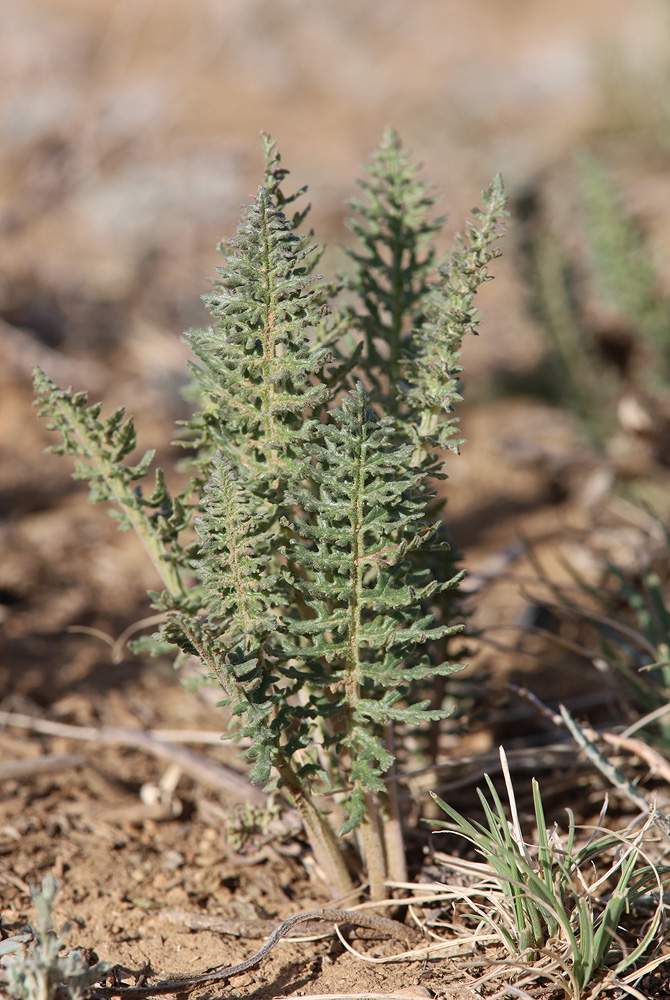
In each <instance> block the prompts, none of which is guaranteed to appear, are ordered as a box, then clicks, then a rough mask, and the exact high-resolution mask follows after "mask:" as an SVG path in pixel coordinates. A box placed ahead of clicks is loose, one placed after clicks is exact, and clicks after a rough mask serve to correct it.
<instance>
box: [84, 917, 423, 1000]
mask: <svg viewBox="0 0 670 1000" xmlns="http://www.w3.org/2000/svg"><path fill="white" fill-rule="evenodd" d="M310 920H327V921H329V922H330V923H334V924H351V925H353V926H354V927H369V928H371V929H372V930H375V931H380V932H381V933H382V934H386V935H387V936H389V937H393V938H396V939H398V940H406V939H407V936H408V933H407V928H405V927H403V925H402V924H399V923H397V921H395V920H387V919H386V918H385V917H379V916H377V914H376V913H360V912H358V911H356V910H310V911H309V912H307V913H296V914H295V915H294V916H292V917H289V918H288V920H284V921H283V923H281V924H279V926H278V927H277V928H276V930H275V931H273V933H272V934H271V935H270V937H269V938H268V939H267V941H266V942H265V944H264V945H263V947H262V948H260V949H259V950H258V951H257V952H256V954H255V955H252V956H251V957H250V958H246V959H245V960H244V961H243V962H240V963H239V964H238V965H230V966H223V967H219V968H217V969H212V970H211V971H210V972H205V973H203V974H202V975H200V976H193V977H191V978H185V979H179V978H171V979H166V980H163V981H162V982H159V983H155V984H154V985H153V986H127V987H126V986H106V987H104V988H103V989H100V990H93V991H92V993H91V996H92V997H94V998H98V1000H103V998H107V997H110V996H121V997H127V998H128V1000H143V998H144V997H152V996H164V995H165V994H167V993H190V992H191V991H192V990H193V989H195V988H196V987H197V986H203V985H205V984H206V983H221V982H223V981H224V980H226V979H230V978H231V977H232V976H239V975H241V974H242V973H243V972H247V971H248V970H249V969H253V968H254V967H255V966H256V965H259V964H260V963H261V962H262V961H263V959H264V958H265V957H266V956H267V955H269V954H270V952H271V951H272V949H273V948H274V947H275V945H276V944H277V943H278V942H279V941H281V939H282V938H283V937H286V936H287V934H288V933H289V932H290V930H291V929H292V928H293V927H295V925H296V924H300V923H305V922H306V921H310Z"/></svg>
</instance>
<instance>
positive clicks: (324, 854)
mask: <svg viewBox="0 0 670 1000" xmlns="http://www.w3.org/2000/svg"><path fill="white" fill-rule="evenodd" d="M277 770H278V771H279V774H280V775H281V777H282V779H283V781H284V784H285V786H286V788H287V789H288V791H289V793H290V795H291V798H292V799H293V803H294V805H295V807H296V809H297V810H298V812H299V813H300V816H301V817H302V821H303V823H304V824H305V829H306V831H307V836H308V837H309V842H310V845H311V848H312V850H313V851H314V856H315V858H316V860H317V863H318V864H319V866H320V867H321V869H322V870H323V873H324V875H325V877H326V881H327V882H328V885H329V886H330V888H331V890H332V892H333V894H334V895H335V896H346V895H348V894H349V893H350V892H352V891H353V889H354V883H353V881H352V879H351V876H350V874H349V872H348V870H347V866H346V863H345V860H344V855H343V854H342V847H341V841H340V840H338V838H337V836H336V834H335V831H334V830H333V828H332V827H331V825H330V823H329V822H328V819H327V818H326V817H325V816H324V814H323V813H322V812H320V810H319V809H317V807H316V806H315V804H314V802H313V800H312V798H311V796H310V795H309V792H308V791H307V790H306V788H305V787H304V784H303V783H302V782H301V780H300V778H299V777H298V775H297V774H296V773H295V771H294V770H293V768H292V766H291V764H290V763H289V762H288V761H286V762H284V763H283V764H279V765H277Z"/></svg>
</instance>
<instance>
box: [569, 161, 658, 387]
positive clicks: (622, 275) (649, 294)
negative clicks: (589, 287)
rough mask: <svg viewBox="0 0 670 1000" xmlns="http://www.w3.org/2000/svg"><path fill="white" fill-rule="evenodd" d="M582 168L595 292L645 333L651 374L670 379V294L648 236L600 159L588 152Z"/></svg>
mask: <svg viewBox="0 0 670 1000" xmlns="http://www.w3.org/2000/svg"><path fill="white" fill-rule="evenodd" d="M579 167H580V179H581V187H582V196H583V199H584V205H585V209H586V222H587V227H588V237H589V243H590V247H589V249H590V265H591V270H592V276H593V282H594V285H595V290H596V292H597V293H598V295H599V296H600V297H601V299H602V300H603V301H604V302H605V304H606V305H607V306H609V308H610V309H612V310H614V311H615V312H617V313H619V314H620V316H621V317H622V318H623V319H624V320H625V321H627V322H628V323H629V324H630V325H631V328H632V330H633V331H634V333H635V334H638V335H639V336H640V339H641V346H642V345H645V346H646V350H647V351H648V353H649V355H650V357H649V358H648V360H649V362H651V363H650V364H649V371H650V373H651V375H652V377H653V378H654V379H655V380H659V381H662V382H665V383H667V381H668V377H669V375H670V298H668V296H667V295H664V294H663V292H662V290H661V283H660V280H659V275H658V269H657V267H656V265H655V262H654V259H653V255H652V253H651V250H650V247H649V243H648V240H647V238H646V236H645V234H644V232H643V231H642V229H641V228H640V226H639V225H638V224H637V222H636V221H635V220H634V219H633V217H632V215H631V214H630V212H629V211H628V210H627V207H626V204H625V202H624V199H623V196H622V194H621V192H620V191H619V190H618V189H617V187H616V186H615V185H614V184H613V183H612V182H611V181H610V179H609V178H608V177H607V175H606V173H605V171H604V170H603V169H602V167H601V166H600V165H599V164H598V162H597V160H595V158H594V157H592V156H590V155H587V154H584V155H583V156H581V157H580V160H579Z"/></svg>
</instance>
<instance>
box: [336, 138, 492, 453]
mask: <svg viewBox="0 0 670 1000" xmlns="http://www.w3.org/2000/svg"><path fill="white" fill-rule="evenodd" d="M367 174H368V176H367V177H366V178H364V179H363V180H362V181H360V186H361V188H362V191H363V197H361V198H359V199H354V200H353V201H352V202H351V206H352V208H353V209H354V211H355V213H356V214H355V216H354V217H353V219H352V220H351V223H350V225H351V228H352V229H353V231H354V232H355V234H356V235H357V237H358V239H359V241H360V248H358V249H348V250H347V255H348V257H349V258H350V260H351V261H352V273H351V274H350V275H349V276H348V278H346V279H344V280H345V285H346V287H347V288H349V289H350V290H351V291H353V292H355V293H356V300H355V301H354V303H353V304H352V305H351V306H350V319H351V322H352V323H353V324H354V325H355V326H358V327H359V329H360V330H361V333H362V335H363V337H364V340H365V361H364V374H365V377H366V379H369V380H370V382H371V383H372V384H373V385H374V387H375V389H376V391H377V393H378V394H379V395H380V396H381V398H382V399H383V401H384V408H385V411H386V412H387V413H389V414H391V415H393V416H395V417H398V418H400V419H402V421H403V425H404V426H405V427H406V428H407V429H408V431H409V432H410V433H411V434H412V435H413V436H414V438H415V441H416V443H417V445H418V447H419V452H418V454H417V455H415V459H423V460H424V461H425V459H426V453H427V450H430V449H434V448H451V449H453V450H457V449H458V446H459V444H461V443H462V442H460V441H458V440H457V439H456V438H455V437H454V435H455V434H456V432H457V421H458V418H457V416H456V414H455V412H454V410H455V406H456V404H457V403H458V402H459V401H460V398H461V397H460V393H459V380H460V375H461V371H462V369H461V365H460V350H461V344H462V341H463V338H464V337H465V336H466V335H467V334H469V333H472V334H476V333H477V326H478V325H479V322H480V319H479V317H478V315H477V310H476V308H475V307H474V303H473V300H474V296H475V294H476V292H477V289H478V287H479V286H480V285H481V284H482V283H483V282H485V281H487V280H489V278H490V275H489V274H488V269H487V265H488V264H489V263H490V261H491V260H493V259H494V258H496V257H497V256H498V255H499V253H500V251H499V250H498V249H497V247H495V246H494V245H493V244H494V243H495V242H496V241H497V240H498V238H499V237H500V235H501V233H502V232H503V231H504V227H503V220H504V218H505V216H507V215H508V212H507V210H506V197H505V193H504V189H503V184H502V178H501V177H500V175H498V176H497V177H496V178H495V180H494V181H493V184H492V185H491V187H490V188H489V190H488V191H485V192H484V194H483V205H484V208H483V211H482V210H481V209H479V208H475V209H473V212H472V218H471V219H468V221H467V223H466V229H465V234H464V235H460V234H459V235H457V236H456V241H455V246H454V248H453V250H452V251H451V253H449V254H448V255H447V256H446V257H445V258H443V259H440V258H439V257H438V255H437V250H436V247H435V239H434V237H435V234H436V233H438V232H440V230H441V229H442V227H443V223H444V220H443V219H442V218H434V217H433V211H434V203H435V198H434V194H433V191H432V189H431V187H430V185H428V184H426V183H424V182H423V181H421V180H420V179H419V176H418V174H419V169H418V167H417V166H416V165H415V164H413V163H412V162H411V159H410V157H409V155H408V153H407V151H406V150H404V149H403V147H402V143H401V142H400V138H399V136H398V135H397V133H396V132H394V131H393V130H389V131H388V132H387V133H386V134H385V135H384V138H383V140H382V143H381V145H380V147H379V149H378V150H377V152H376V153H375V154H374V155H373V157H372V163H371V165H370V166H369V167H368V171H367ZM428 461H430V459H428Z"/></svg>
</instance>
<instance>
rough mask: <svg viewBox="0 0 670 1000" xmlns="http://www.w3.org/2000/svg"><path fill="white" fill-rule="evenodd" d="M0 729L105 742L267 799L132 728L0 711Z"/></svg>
mask: <svg viewBox="0 0 670 1000" xmlns="http://www.w3.org/2000/svg"><path fill="white" fill-rule="evenodd" d="M0 726H17V727H19V728H21V729H32V730H33V731H34V732H37V733H44V734H45V735H48V736H61V737H64V738H65V739H71V740H86V741H87V742H89V743H104V744H107V745H111V746H128V747H134V748H135V749H137V750H143V751H144V752H145V753H149V754H151V755H152V756H154V757H158V758H159V759H160V760H166V761H169V762H170V763H171V764H177V765H179V767H180V768H181V769H182V770H183V771H185V772H186V773H187V774H189V775H190V776H191V777H192V778H195V779H196V780H197V781H202V782H203V783H204V784H206V785H209V786H210V788H215V789H216V790H217V791H220V792H227V793H228V794H229V795H233V796H235V798H236V799H241V800H242V801H243V802H250V803H252V805H258V806H263V805H265V804H266V802H267V796H266V795H265V794H264V793H263V792H261V791H260V789H258V788H254V786H253V785H250V784H249V782H248V781H247V779H246V778H245V777H244V775H242V774H237V773H236V772H235V771H231V770H229V769H228V768H226V767H223V766H222V765H221V764H216V763H215V762H214V761H212V760H208V758H207V757H203V756H201V755H200V754H196V753H193V751H192V750H187V749H186V748H185V747H182V746H173V745H171V744H170V743H166V742H165V741H163V740H160V739H156V737H155V736H153V735H151V734H150V733H147V732H144V731H143V730H140V729H129V728H125V727H121V726H118V727H117V726H113V727H109V728H101V729H98V728H96V727H95V726H72V725H66V724H65V723H62V722H50V721H49V720H48V719H34V718H33V717H32V716H30V715H20V714H19V713H14V712H0Z"/></svg>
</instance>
